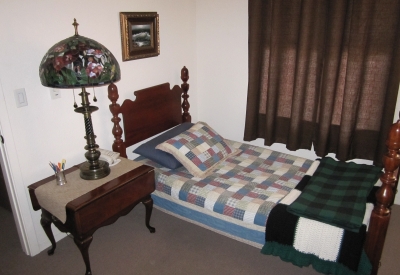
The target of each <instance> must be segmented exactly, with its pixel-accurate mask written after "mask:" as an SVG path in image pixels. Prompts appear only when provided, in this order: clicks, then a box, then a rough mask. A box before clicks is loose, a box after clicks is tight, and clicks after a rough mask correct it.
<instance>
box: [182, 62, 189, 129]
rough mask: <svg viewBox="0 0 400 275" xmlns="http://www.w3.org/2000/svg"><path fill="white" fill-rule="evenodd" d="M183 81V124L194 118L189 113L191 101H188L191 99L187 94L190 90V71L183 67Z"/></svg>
mask: <svg viewBox="0 0 400 275" xmlns="http://www.w3.org/2000/svg"><path fill="white" fill-rule="evenodd" d="M181 79H182V81H183V83H182V85H181V88H182V90H183V94H182V98H183V102H182V110H183V114H182V122H191V121H192V116H191V115H190V113H189V108H190V104H189V101H188V100H187V99H188V98H189V95H188V94H187V92H188V90H189V84H188V83H187V81H188V80H189V70H188V69H187V68H186V67H185V66H183V68H182V70H181Z"/></svg>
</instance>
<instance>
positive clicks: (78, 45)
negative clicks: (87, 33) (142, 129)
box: [39, 19, 121, 180]
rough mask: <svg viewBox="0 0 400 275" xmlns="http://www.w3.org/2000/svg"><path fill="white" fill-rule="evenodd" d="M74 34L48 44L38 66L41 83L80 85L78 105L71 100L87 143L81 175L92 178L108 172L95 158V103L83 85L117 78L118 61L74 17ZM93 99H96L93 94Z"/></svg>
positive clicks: (93, 85) (95, 84) (102, 83)
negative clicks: (80, 30)
mask: <svg viewBox="0 0 400 275" xmlns="http://www.w3.org/2000/svg"><path fill="white" fill-rule="evenodd" d="M72 25H74V27H75V35H74V36H71V37H69V38H67V39H64V40H62V41H60V42H58V43H56V44H55V45H54V46H52V47H51V48H50V49H49V50H48V51H47V53H46V54H45V55H44V57H43V60H42V62H41V63H40V67H39V76H40V81H41V83H42V85H43V86H46V87H52V88H58V89H72V88H81V90H82V92H81V93H80V94H79V95H80V96H81V98H82V104H81V105H82V106H81V107H78V106H77V105H76V103H75V105H74V107H75V112H77V113H82V114H83V116H84V120H85V121H84V122H85V130H86V136H85V139H86V140H87V145H86V146H85V149H86V150H87V152H86V153H85V157H86V159H87V162H86V163H84V164H83V165H81V167H80V169H81V174H80V175H81V178H83V179H87V180H95V179H100V178H103V177H106V176H107V175H108V174H109V173H110V168H109V166H108V163H107V162H104V161H101V160H99V156H100V152H99V151H98V150H96V149H97V148H98V145H97V144H96V142H95V138H96V136H95V135H94V133H93V126H92V119H91V113H92V112H94V111H96V110H98V107H95V106H90V102H89V98H88V95H90V94H89V93H88V92H86V89H85V88H86V87H95V86H103V85H107V84H111V83H114V82H116V81H118V80H120V79H121V71H120V68H119V64H118V62H117V60H116V59H115V57H114V56H113V54H112V53H111V52H110V51H109V50H108V49H107V48H106V47H104V46H103V45H102V44H100V43H99V42H97V41H95V40H93V39H90V38H87V37H84V36H80V35H79V34H78V25H79V24H78V23H77V22H76V20H75V19H74V23H73V24H72ZM94 101H96V99H95V98H94Z"/></svg>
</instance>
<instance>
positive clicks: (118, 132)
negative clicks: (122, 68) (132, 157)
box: [108, 83, 126, 158]
mask: <svg viewBox="0 0 400 275" xmlns="http://www.w3.org/2000/svg"><path fill="white" fill-rule="evenodd" d="M108 98H109V99H110V100H111V104H110V111H111V113H112V115H113V117H112V119H111V121H112V122H113V123H114V127H113V130H112V133H113V135H114V138H115V140H114V143H113V145H112V149H113V151H114V152H119V153H120V155H121V157H124V158H126V146H125V143H124V141H123V140H122V138H121V137H122V133H123V130H122V128H121V126H120V125H119V122H120V121H121V119H120V118H119V117H118V114H119V113H120V108H121V106H120V105H119V104H118V103H117V100H118V98H119V95H118V88H117V86H116V85H115V84H114V83H111V84H110V85H108Z"/></svg>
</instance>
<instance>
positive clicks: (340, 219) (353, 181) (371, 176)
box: [288, 157, 381, 232]
mask: <svg viewBox="0 0 400 275" xmlns="http://www.w3.org/2000/svg"><path fill="white" fill-rule="evenodd" d="M380 174H381V169H380V168H379V167H376V166H372V165H366V164H356V163H352V162H342V161H335V160H333V159H332V158H329V157H325V158H323V159H322V160H321V163H320V165H319V166H318V168H317V170H316V171H315V173H314V175H313V176H312V178H311V180H310V182H309V184H308V185H307V186H306V187H305V189H304V190H303V192H302V193H301V194H300V196H299V197H298V198H297V199H296V200H295V201H294V202H293V203H292V204H291V205H290V206H289V207H288V211H289V212H290V213H292V214H294V215H298V216H300V217H305V218H309V219H313V220H317V221H321V222H325V223H328V224H330V225H334V226H337V227H341V228H344V229H347V230H350V231H353V232H358V231H359V228H360V226H361V225H362V221H363V218H364V213H365V203H366V198H367V196H368V194H369V192H370V190H371V188H372V187H373V186H374V184H375V183H376V182H377V180H378V178H379V176H380Z"/></svg>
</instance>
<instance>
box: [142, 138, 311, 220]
mask: <svg viewBox="0 0 400 275" xmlns="http://www.w3.org/2000/svg"><path fill="white" fill-rule="evenodd" d="M228 142H229V143H230V145H231V146H232V147H234V148H237V149H238V153H236V154H235V155H233V156H231V157H229V158H227V159H226V160H225V161H223V162H221V163H220V164H218V165H217V166H215V168H214V169H213V172H212V173H211V174H208V176H206V177H205V178H197V177H194V176H192V175H191V174H190V173H189V172H188V171H187V170H186V169H185V168H184V167H180V168H177V169H174V170H170V169H167V168H164V167H161V166H160V165H158V164H157V163H155V162H152V161H150V160H148V159H144V158H138V159H136V160H137V161H141V162H143V163H145V164H147V165H150V166H153V167H156V168H158V169H156V190H158V191H160V192H163V193H165V194H168V195H170V196H171V197H173V198H175V199H179V200H182V201H185V202H188V203H191V204H193V205H197V206H199V207H202V208H205V209H208V210H210V211H213V212H216V213H219V214H222V215H226V216H228V217H232V218H234V219H237V220H241V221H243V222H245V223H249V224H256V225H260V226H265V224H266V220H267V218H268V215H269V213H270V211H271V209H272V208H273V207H274V206H275V205H276V204H277V203H278V201H279V200H281V199H282V198H283V197H285V196H286V195H287V194H288V193H289V192H290V191H291V190H292V189H293V188H294V187H295V186H296V185H297V184H298V183H299V181H300V180H301V179H302V178H303V176H304V174H305V173H306V172H307V170H308V169H309V167H310V166H311V164H312V163H313V161H312V160H308V159H305V158H300V157H296V156H292V155H288V154H284V153H280V152H276V151H272V150H269V149H265V148H261V147H257V146H252V145H249V144H244V143H240V142H234V141H228Z"/></svg>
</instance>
